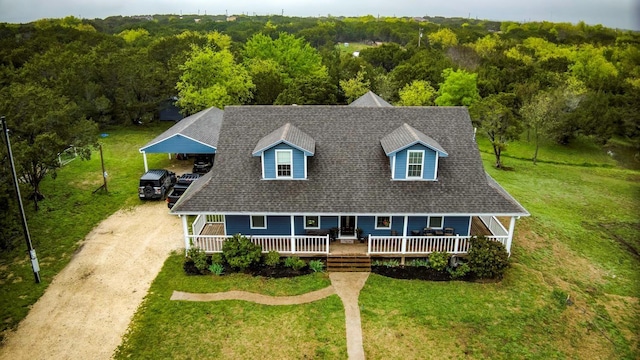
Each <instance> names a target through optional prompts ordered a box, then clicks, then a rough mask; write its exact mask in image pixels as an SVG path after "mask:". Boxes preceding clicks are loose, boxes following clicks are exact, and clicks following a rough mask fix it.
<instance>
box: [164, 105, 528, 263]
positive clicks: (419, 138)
mask: <svg viewBox="0 0 640 360" xmlns="http://www.w3.org/2000/svg"><path fill="white" fill-rule="evenodd" d="M171 213H172V214H176V215H179V216H180V217H181V218H182V221H183V227H184V239H185V246H186V247H187V248H189V247H191V246H198V247H200V248H202V249H204V250H205V251H206V252H208V253H213V252H219V251H221V250H222V244H223V243H224V241H225V239H227V238H228V237H230V236H232V235H234V234H237V233H240V234H243V235H245V236H248V237H250V238H251V240H252V241H253V242H255V243H257V244H260V245H261V246H262V250H263V251H265V252H266V251H270V250H275V251H278V252H280V253H282V254H296V255H315V256H317V255H318V254H332V253H334V252H336V251H338V249H339V247H340V246H343V245H344V244H350V245H349V246H351V250H350V251H356V252H361V253H363V254H367V255H380V256H402V257H404V256H420V255H425V254H429V253H430V252H433V251H446V252H449V253H451V254H465V253H466V252H467V251H468V249H469V246H470V242H469V239H470V237H472V236H476V235H485V236H487V237H489V238H491V239H493V240H495V241H499V242H501V243H502V244H504V246H505V247H506V249H507V251H510V249H511V242H512V238H513V232H514V228H515V221H516V219H518V218H519V217H521V216H528V215H529V213H528V212H527V211H526V210H525V209H524V208H523V207H522V206H521V205H520V204H519V203H518V202H517V201H516V200H515V199H514V198H513V197H512V196H510V195H509V194H508V193H507V192H506V191H505V190H504V189H503V188H502V187H500V185H498V184H497V183H496V182H495V181H494V180H493V179H492V178H491V177H489V176H488V175H487V174H486V172H485V171H484V169H483V165H482V161H481V158H480V153H479V151H478V147H477V145H476V143H475V140H474V130H473V127H472V125H471V119H470V118H469V113H468V111H467V109H466V108H464V107H393V106H391V105H389V104H388V103H386V102H385V101H384V100H382V99H381V98H379V97H377V96H376V95H375V94H373V93H368V94H367V95H365V96H363V97H362V98H360V99H358V100H356V101H355V102H353V103H352V104H351V105H349V106H228V107H226V108H225V110H224V114H223V117H222V124H221V126H220V128H219V137H218V142H217V148H216V162H215V164H214V166H213V169H212V171H211V172H209V173H208V174H206V175H205V176H204V177H202V178H200V179H199V180H198V181H196V182H195V183H194V184H192V186H191V187H190V188H189V190H188V191H187V192H186V193H185V194H184V195H183V196H182V197H181V199H180V200H179V201H178V202H177V203H176V205H175V206H174V207H173V208H172V210H171ZM189 223H191V224H192V225H191V226H189Z"/></svg>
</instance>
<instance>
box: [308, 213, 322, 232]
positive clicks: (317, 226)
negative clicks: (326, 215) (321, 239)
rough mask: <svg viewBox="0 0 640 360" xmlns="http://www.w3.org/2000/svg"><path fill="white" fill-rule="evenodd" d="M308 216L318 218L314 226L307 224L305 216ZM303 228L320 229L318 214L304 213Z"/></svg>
mask: <svg viewBox="0 0 640 360" xmlns="http://www.w3.org/2000/svg"><path fill="white" fill-rule="evenodd" d="M308 217H317V218H318V223H317V224H316V226H314V227H309V226H307V218H308ZM304 228H305V229H320V215H305V216H304Z"/></svg>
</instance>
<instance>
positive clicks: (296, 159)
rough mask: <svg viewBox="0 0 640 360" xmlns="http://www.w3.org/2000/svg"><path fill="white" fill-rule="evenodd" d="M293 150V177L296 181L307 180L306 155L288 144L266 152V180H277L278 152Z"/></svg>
mask: <svg viewBox="0 0 640 360" xmlns="http://www.w3.org/2000/svg"><path fill="white" fill-rule="evenodd" d="M283 149H286V150H291V153H292V158H293V164H292V169H291V170H292V175H293V178H294V179H305V176H304V162H305V157H304V153H303V152H302V151H300V150H298V149H296V148H293V147H291V146H289V145H287V144H284V143H280V144H278V145H276V146H273V147H271V148H269V149H267V150H265V152H264V178H265V179H275V178H276V150H283Z"/></svg>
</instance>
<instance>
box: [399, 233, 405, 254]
mask: <svg viewBox="0 0 640 360" xmlns="http://www.w3.org/2000/svg"><path fill="white" fill-rule="evenodd" d="M400 252H401V253H403V254H405V253H406V252H407V235H406V234H405V235H404V236H403V237H402V244H401V245H400Z"/></svg>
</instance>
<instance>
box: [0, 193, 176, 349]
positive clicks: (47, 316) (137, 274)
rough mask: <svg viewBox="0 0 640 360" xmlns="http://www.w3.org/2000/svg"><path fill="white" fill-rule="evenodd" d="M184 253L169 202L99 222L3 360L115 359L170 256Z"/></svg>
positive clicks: (14, 337) (7, 346) (15, 335)
mask: <svg viewBox="0 0 640 360" xmlns="http://www.w3.org/2000/svg"><path fill="white" fill-rule="evenodd" d="M183 247H184V242H183V236H182V226H181V223H180V220H179V218H178V217H176V216H173V215H169V214H168V209H167V205H166V202H164V201H160V202H152V203H145V204H141V205H140V206H136V207H134V208H133V209H131V210H120V211H118V212H117V213H115V214H114V215H112V216H111V217H109V218H108V219H106V220H104V221H103V222H102V223H100V224H99V225H98V226H97V227H96V228H95V229H94V230H93V231H92V232H91V233H90V234H89V235H87V237H86V238H85V240H84V241H83V243H82V247H81V249H80V250H79V251H78V252H77V254H76V255H75V256H74V257H73V259H72V260H71V262H70V263H69V264H68V265H67V266H66V267H65V268H64V269H63V270H62V271H61V272H60V273H59V274H58V275H57V276H56V277H55V278H54V280H53V281H52V283H51V285H49V288H48V289H47V291H46V292H45V293H44V295H43V296H42V297H41V298H40V299H39V300H38V301H37V302H36V303H35V304H34V305H33V307H32V308H31V310H30V311H29V314H28V315H27V317H26V318H25V319H24V320H23V321H22V322H21V323H20V325H19V326H18V329H17V330H16V332H13V333H11V334H8V336H7V338H6V339H5V343H4V344H3V346H2V347H0V359H1V360H4V359H11V360H17V359H109V358H111V356H112V354H113V352H114V350H115V349H116V347H117V346H118V345H120V342H121V340H122V336H123V335H124V333H125V331H126V330H127V327H128V326H129V322H130V321H131V318H132V316H133V314H134V312H135V311H136V309H137V308H138V306H139V305H140V303H141V302H142V299H143V298H144V296H145V295H146V294H147V291H148V290H149V286H150V284H151V282H152V281H153V279H154V278H155V277H156V275H157V274H158V272H159V271H160V269H161V267H162V265H163V263H164V261H165V260H166V259H167V257H168V255H169V253H170V252H171V250H174V249H179V248H183Z"/></svg>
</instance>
